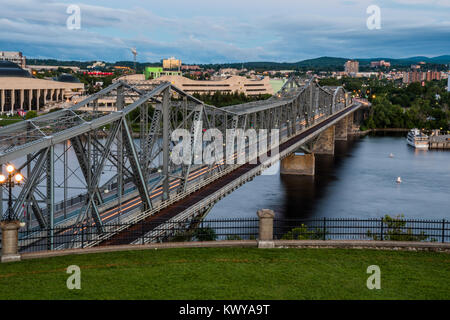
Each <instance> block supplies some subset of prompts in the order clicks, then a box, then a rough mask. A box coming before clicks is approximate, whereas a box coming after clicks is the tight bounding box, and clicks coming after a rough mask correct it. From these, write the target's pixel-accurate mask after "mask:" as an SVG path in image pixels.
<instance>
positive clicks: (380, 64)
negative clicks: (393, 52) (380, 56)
mask: <svg viewBox="0 0 450 320" xmlns="http://www.w3.org/2000/svg"><path fill="white" fill-rule="evenodd" d="M370 66H371V67H372V68H376V67H386V68H389V67H390V66H391V63H390V62H386V61H384V60H380V61H371V62H370Z"/></svg>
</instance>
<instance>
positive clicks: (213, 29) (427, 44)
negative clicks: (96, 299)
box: [0, 0, 450, 63]
mask: <svg viewBox="0 0 450 320" xmlns="http://www.w3.org/2000/svg"><path fill="white" fill-rule="evenodd" d="M377 2H378V3H377V4H378V5H379V6H380V7H381V13H382V15H381V18H382V20H381V21H382V28H381V29H380V30H368V29H367V27H366V19H367V17H368V15H367V13H366V8H367V6H369V5H370V4H372V1H369V0H362V1H350V0H346V1H345V0H342V1H339V0H321V1H315V2H312V1H291V0H278V1H273V0H259V1H254V0H246V1H242V0H239V1H238V0H228V1H226V2H217V1H206V0H192V1H189V2H186V1H182V0H173V1H171V3H170V5H168V4H167V3H162V2H160V1H159V2H156V1H138V0H130V1H128V2H123V1H120V2H119V1H116V0H112V1H96V2H92V1H87V0H86V1H83V0H81V1H79V3H78V4H79V5H80V7H81V14H82V15H81V17H82V19H81V29H80V30H68V29H67V28H66V20H67V17H68V14H67V13H66V9H67V7H68V5H69V4H70V2H69V1H64V0H60V1H58V0H54V1H50V0H14V1H13V0H0V8H1V11H0V50H20V51H23V52H24V54H26V55H27V56H29V57H42V58H43V57H48V58H58V59H75V60H94V59H100V60H106V61H116V60H131V54H130V50H129V48H130V47H133V46H136V47H137V49H138V52H139V56H138V58H139V60H140V61H158V60H160V59H161V58H164V57H167V56H177V57H179V58H181V59H182V60H183V61H185V62H188V63H194V62H197V63H208V62H234V61H263V60H264V61H267V60H272V61H298V60H301V59H305V58H312V57H317V56H324V55H327V56H341V57H375V56H384V57H394V58H398V57H406V56H413V55H428V56H435V55H440V54H448V53H449V52H450V43H449V41H448V39H449V38H450V37H449V36H450V31H449V30H450V29H449V26H450V21H449V16H450V15H449V13H450V3H449V0H433V1H431V2H427V1H424V0H413V4H412V5H409V4H408V3H410V2H409V1H405V0H393V1H384V0H379V1H377Z"/></svg>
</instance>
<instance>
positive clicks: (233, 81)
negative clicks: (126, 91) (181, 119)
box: [115, 74, 273, 96]
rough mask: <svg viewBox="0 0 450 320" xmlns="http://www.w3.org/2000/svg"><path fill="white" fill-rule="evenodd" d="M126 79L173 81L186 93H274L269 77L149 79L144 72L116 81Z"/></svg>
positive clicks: (154, 81) (136, 80)
mask: <svg viewBox="0 0 450 320" xmlns="http://www.w3.org/2000/svg"><path fill="white" fill-rule="evenodd" d="M119 80H122V81H126V82H129V83H131V84H132V83H140V84H146V83H148V84H154V83H160V82H171V83H172V84H173V85H175V86H176V87H178V88H179V89H181V90H183V91H185V92H186V93H190V94H193V93H206V94H213V93H215V92H216V91H219V92H221V93H234V92H239V93H241V92H242V93H244V94H246V95H249V96H251V95H259V94H273V89H272V86H271V84H270V80H269V77H265V78H263V79H256V80H255V79H248V78H246V77H241V76H230V77H228V78H220V80H191V79H188V78H186V77H183V76H180V75H163V76H161V77H158V78H157V79H154V80H151V79H147V78H146V77H145V75H143V74H134V75H126V76H122V77H120V78H118V79H116V80H115V81H119Z"/></svg>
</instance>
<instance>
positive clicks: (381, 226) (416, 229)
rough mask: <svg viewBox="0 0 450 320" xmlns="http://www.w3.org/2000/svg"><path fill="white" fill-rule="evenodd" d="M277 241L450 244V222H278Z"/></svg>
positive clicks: (387, 218) (339, 220)
mask: <svg viewBox="0 0 450 320" xmlns="http://www.w3.org/2000/svg"><path fill="white" fill-rule="evenodd" d="M274 239H291V240H388V241H431V242H450V222H449V221H447V220H445V219H442V220H411V219H399V218H390V217H384V218H378V219H351V218H340V219H339V218H332V219H330V218H322V219H309V220H308V219H305V220H298V219H295V220H294V219H292V220H289V219H285V220H281V219H276V220H274Z"/></svg>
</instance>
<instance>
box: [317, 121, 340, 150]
mask: <svg viewBox="0 0 450 320" xmlns="http://www.w3.org/2000/svg"><path fill="white" fill-rule="evenodd" d="M334 136H335V126H331V127H329V128H328V129H326V130H325V131H323V132H322V133H321V134H320V135H319V139H318V140H317V141H316V143H314V148H313V152H314V153H315V154H334Z"/></svg>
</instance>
